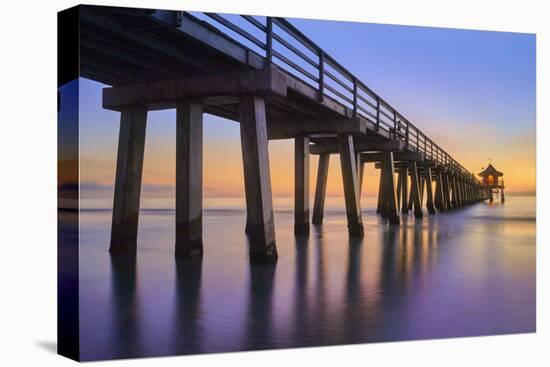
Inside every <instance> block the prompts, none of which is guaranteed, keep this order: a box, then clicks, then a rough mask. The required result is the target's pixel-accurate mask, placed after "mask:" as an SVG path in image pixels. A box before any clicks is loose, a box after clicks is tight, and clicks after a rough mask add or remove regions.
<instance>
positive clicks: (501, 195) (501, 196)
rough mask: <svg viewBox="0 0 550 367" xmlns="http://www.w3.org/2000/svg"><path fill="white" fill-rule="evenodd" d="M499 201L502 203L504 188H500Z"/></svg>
mask: <svg viewBox="0 0 550 367" xmlns="http://www.w3.org/2000/svg"><path fill="white" fill-rule="evenodd" d="M500 202H501V203H504V189H500Z"/></svg>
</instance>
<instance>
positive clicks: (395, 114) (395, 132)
mask: <svg viewBox="0 0 550 367" xmlns="http://www.w3.org/2000/svg"><path fill="white" fill-rule="evenodd" d="M393 135H394V140H395V137H396V136H397V112H396V111H395V110H393Z"/></svg>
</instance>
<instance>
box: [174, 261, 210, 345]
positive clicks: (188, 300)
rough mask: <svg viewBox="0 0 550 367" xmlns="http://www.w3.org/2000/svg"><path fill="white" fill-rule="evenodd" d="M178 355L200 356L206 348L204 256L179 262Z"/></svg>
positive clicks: (175, 314)
mask: <svg viewBox="0 0 550 367" xmlns="http://www.w3.org/2000/svg"><path fill="white" fill-rule="evenodd" d="M175 264H176V284H175V302H174V330H173V337H172V340H173V343H174V353H183V354H189V353H200V352H202V351H203V349H202V326H201V325H202V314H201V296H200V295H201V279H202V257H193V258H189V259H176V260H175Z"/></svg>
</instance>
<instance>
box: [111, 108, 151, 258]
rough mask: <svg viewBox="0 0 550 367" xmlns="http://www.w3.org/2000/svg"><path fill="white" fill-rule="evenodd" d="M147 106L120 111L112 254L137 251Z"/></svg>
mask: <svg viewBox="0 0 550 367" xmlns="http://www.w3.org/2000/svg"><path fill="white" fill-rule="evenodd" d="M146 125H147V110H146V109H145V108H143V107H135V108H131V109H126V110H123V111H122V112H121V114H120V131H119V138H118V154H117V165H116V176H115V195H114V202H113V221H112V227H111V245H110V248H109V252H110V253H111V254H128V253H135V252H136V249H137V231H138V221H139V201H140V200H139V199H140V194H141V175H142V172H143V153H144V148H145V131H146Z"/></svg>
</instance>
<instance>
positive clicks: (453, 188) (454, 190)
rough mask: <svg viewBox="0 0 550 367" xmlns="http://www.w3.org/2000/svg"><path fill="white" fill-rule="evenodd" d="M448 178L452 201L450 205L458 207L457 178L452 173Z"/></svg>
mask: <svg viewBox="0 0 550 367" xmlns="http://www.w3.org/2000/svg"><path fill="white" fill-rule="evenodd" d="M449 180H450V182H449V183H450V188H451V194H452V196H451V202H452V205H453V208H455V209H456V208H458V207H459V206H460V205H459V200H458V185H457V179H456V175H455V174H454V173H453V174H451V175H450V177H449Z"/></svg>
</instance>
